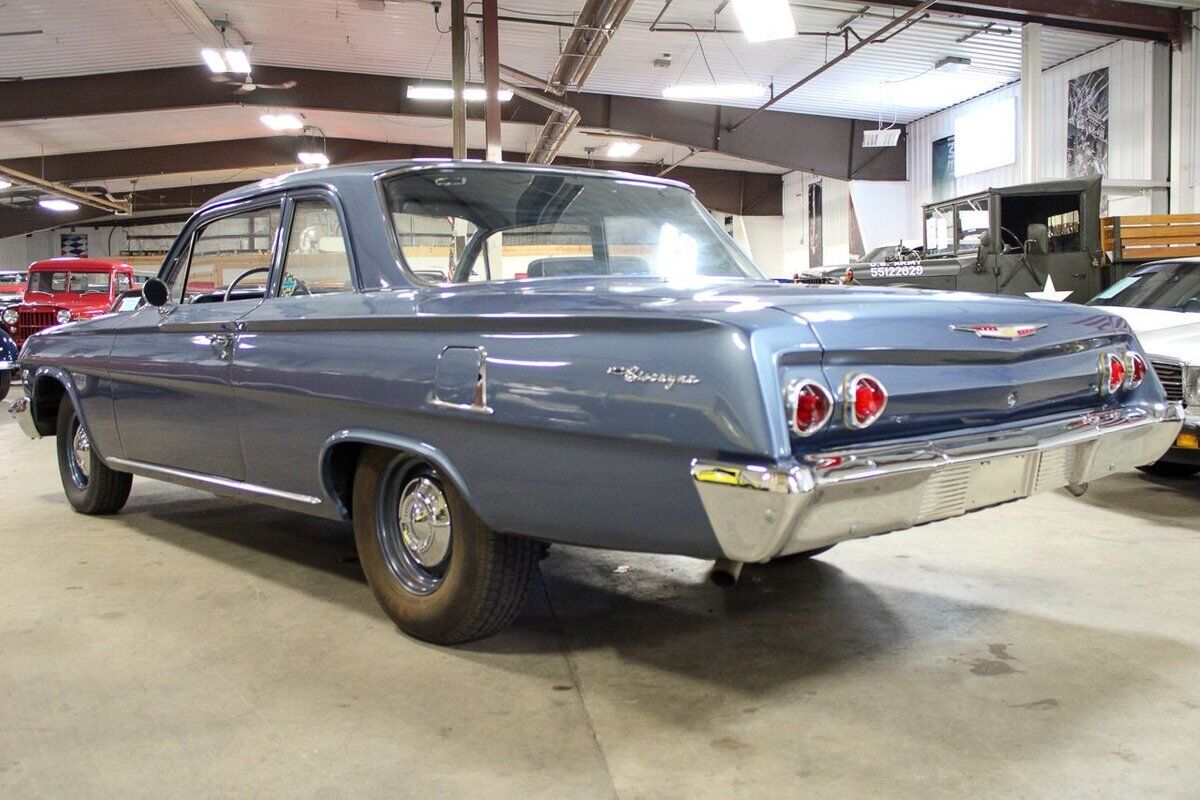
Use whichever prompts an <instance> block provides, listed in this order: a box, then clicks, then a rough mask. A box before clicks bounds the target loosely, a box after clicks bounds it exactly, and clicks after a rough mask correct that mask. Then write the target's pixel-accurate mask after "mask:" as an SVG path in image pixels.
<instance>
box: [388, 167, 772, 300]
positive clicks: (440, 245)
mask: <svg viewBox="0 0 1200 800" xmlns="http://www.w3.org/2000/svg"><path fill="white" fill-rule="evenodd" d="M384 189H385V194H386V197H387V202H388V207H389V208H388V210H389V212H390V214H391V218H392V224H393V225H394V227H395V232H396V238H397V242H398V243H399V246H400V251H401V253H402V254H403V256H404V260H405V262H406V263H407V265H408V267H409V269H410V270H412V271H413V273H414V274H416V275H417V276H418V277H419V278H422V279H424V280H428V281H435V282H443V281H451V282H456V283H459V282H466V281H502V280H526V279H533V278H551V277H563V276H574V277H592V276H611V275H620V276H654V277H661V278H669V279H673V278H681V279H682V278H691V277H697V276H716V277H728V278H744V277H753V278H761V273H760V272H759V271H758V269H757V268H756V267H755V266H754V265H753V264H752V263H751V262H750V260H749V259H748V258H747V257H746V255H745V254H744V253H743V252H742V251H741V250H740V249H739V248H738V247H737V245H736V244H734V242H733V240H732V239H731V238H730V237H729V235H728V234H726V233H725V232H724V231H723V230H722V229H721V228H720V227H718V226H717V224H716V223H715V222H714V221H713V219H712V216H711V215H710V214H709V213H708V212H706V211H705V210H704V208H703V207H702V206H700V204H699V203H698V202H696V199H695V197H693V196H692V194H691V193H690V192H688V191H686V190H684V189H681V188H678V187H674V186H663V185H658V184H651V183H643V182H641V181H635V180H620V179H613V178H603V177H591V176H586V175H572V174H562V173H553V172H540V171H527V170H519V169H511V170H506V169H487V170H485V169H462V168H447V169H438V170H429V171H421V172H414V173H403V174H399V175H396V176H393V177H391V178H388V179H387V180H385V182H384Z"/></svg>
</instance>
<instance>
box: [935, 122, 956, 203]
mask: <svg viewBox="0 0 1200 800" xmlns="http://www.w3.org/2000/svg"><path fill="white" fill-rule="evenodd" d="M954 195H955V191H954V137H953V136H943V137H942V138H941V139H937V140H935V141H934V143H933V199H934V200H935V201H936V200H945V199H946V198H948V197H953V196H954Z"/></svg>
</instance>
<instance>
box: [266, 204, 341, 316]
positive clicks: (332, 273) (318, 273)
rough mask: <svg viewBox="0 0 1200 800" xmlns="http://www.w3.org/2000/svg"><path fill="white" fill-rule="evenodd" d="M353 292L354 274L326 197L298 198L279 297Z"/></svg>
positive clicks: (339, 229)
mask: <svg viewBox="0 0 1200 800" xmlns="http://www.w3.org/2000/svg"><path fill="white" fill-rule="evenodd" d="M352 291H354V277H353V275H352V274H351V271H350V257H349V256H348V255H347V253H346V238H345V237H344V236H343V235H342V223H341V220H339V219H338V215H337V212H336V211H335V210H334V208H333V206H332V205H330V204H329V203H328V202H327V201H325V200H297V201H296V204H295V206H294V211H293V212H292V226H291V232H290V233H289V234H288V246H287V255H286V256H285V258H284V262H283V279H282V281H281V282H280V286H279V296H280V297H293V296H302V295H308V294H329V293H332V292H352Z"/></svg>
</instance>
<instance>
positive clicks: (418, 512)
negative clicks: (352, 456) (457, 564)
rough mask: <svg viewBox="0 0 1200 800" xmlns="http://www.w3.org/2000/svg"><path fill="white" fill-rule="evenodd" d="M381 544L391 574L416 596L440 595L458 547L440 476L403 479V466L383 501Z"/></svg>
mask: <svg viewBox="0 0 1200 800" xmlns="http://www.w3.org/2000/svg"><path fill="white" fill-rule="evenodd" d="M380 502H381V506H380V512H381V513H380V517H379V527H378V531H379V544H380V546H381V549H382V550H383V555H384V558H385V560H386V562H387V565H388V568H389V569H390V570H391V572H392V574H393V575H394V576H395V577H396V579H397V580H399V581H400V583H401V584H403V585H404V588H405V589H407V590H408V591H410V592H412V593H413V594H418V595H427V594H431V593H432V592H434V591H436V590H437V588H438V587H439V586H441V585H442V581H443V579H444V578H445V577H446V569H447V568H448V566H449V563H450V550H451V549H452V547H453V543H454V521H453V519H452V517H451V514H450V504H449V503H448V502H447V500H446V493H445V491H444V490H443V489H442V487H441V484H440V483H438V480H437V477H436V476H434V475H430V474H422V475H418V476H416V477H410V478H404V477H403V470H402V469H401V468H400V467H399V466H398V467H397V468H396V470H395V472H393V473H392V475H391V477H389V478H388V480H387V483H386V486H385V488H384V491H383V492H382V493H381V497H380Z"/></svg>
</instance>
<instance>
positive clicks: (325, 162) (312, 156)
mask: <svg viewBox="0 0 1200 800" xmlns="http://www.w3.org/2000/svg"><path fill="white" fill-rule="evenodd" d="M296 160H297V161H299V162H300V163H301V164H307V165H308V166H310V167H328V166H329V156H327V155H325V154H324V153H319V152H317V151H315V150H301V151H300V152H299V153H297V154H296Z"/></svg>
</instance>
